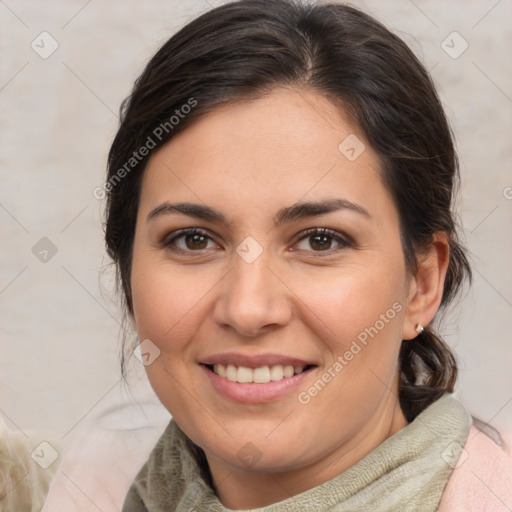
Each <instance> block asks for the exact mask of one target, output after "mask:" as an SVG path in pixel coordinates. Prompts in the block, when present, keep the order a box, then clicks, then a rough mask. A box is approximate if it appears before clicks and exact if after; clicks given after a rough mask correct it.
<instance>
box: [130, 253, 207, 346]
mask: <svg viewBox="0 0 512 512" xmlns="http://www.w3.org/2000/svg"><path fill="white" fill-rule="evenodd" d="M212 284H213V283H212V279H211V278H208V277H207V276H205V275H203V274H201V273H197V272H196V273H194V271H193V270H192V268H191V267H189V268H186V267H185V268H179V269H176V268H172V267H171V266H170V265H168V264H165V262H164V263H162V262H156V261H154V259H152V258H151V257H147V256H146V257H145V256H144V254H142V255H140V256H139V255H137V254H136V253H135V254H134V260H133V271H132V295H133V309H134V318H135V322H136V326H137V332H138V334H139V337H140V338H141V339H143V338H149V339H151V340H152V341H153V342H154V343H155V344H157V345H158V346H159V348H160V350H162V351H167V350H169V349H173V348H177V345H179V344H180V340H186V339H187V338H188V337H190V336H192V335H193V332H194V329H193V324H194V318H195V317H197V314H198V311H199V310H200V309H201V300H202V299H203V298H204V296H205V290H208V289H210V288H211V287H212ZM170 339H172V340H173V343H172V344H170V346H166V343H165V340H170Z"/></svg>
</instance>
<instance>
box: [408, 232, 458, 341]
mask: <svg viewBox="0 0 512 512" xmlns="http://www.w3.org/2000/svg"><path fill="white" fill-rule="evenodd" d="M416 258H417V260H418V270H417V272H416V275H414V276H411V278H410V283H409V295H408V300H407V307H406V312H405V315H404V324H403V327H402V339H404V340H411V339H413V338H415V337H416V336H418V333H417V332H416V327H417V325H418V324H420V325H422V326H423V327H426V326H427V325H428V324H429V323H430V322H431V321H432V320H433V318H434V316H435V314H436V313H437V310H438V309H439V306H440V304H441V300H442V298H443V289H444V281H445V278H446V272H447V270H448V263H449V260H450V246H449V243H448V237H447V236H446V233H444V232H438V233H435V234H434V235H433V237H432V243H431V244H430V245H429V246H428V247H427V249H426V250H424V251H422V252H420V253H417V254H416Z"/></svg>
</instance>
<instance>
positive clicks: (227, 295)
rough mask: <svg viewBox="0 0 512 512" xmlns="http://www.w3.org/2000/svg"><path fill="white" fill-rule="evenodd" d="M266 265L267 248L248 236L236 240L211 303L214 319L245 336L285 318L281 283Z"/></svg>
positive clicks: (281, 321)
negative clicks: (229, 263) (227, 269)
mask: <svg viewBox="0 0 512 512" xmlns="http://www.w3.org/2000/svg"><path fill="white" fill-rule="evenodd" d="M258 245H259V244H258ZM269 266H272V265H271V257H270V251H269V250H268V249H266V250H263V247H261V246H259V248H258V247H256V246H255V245H254V243H253V242H252V241H251V240H249V241H248V242H247V245H244V242H242V243H241V244H240V246H239V247H238V248H237V251H236V253H234V254H233V265H232V270H231V272H229V274H228V275H227V276H226V278H227V279H226V280H225V282H224V286H223V287H222V293H221V296H220V297H219V298H218V301H217V304H216V307H215V317H216V321H217V322H218V323H220V324H223V325H225V326H228V325H229V326H231V327H232V328H234V329H235V330H237V331H238V332H239V333H241V334H243V335H245V336H257V335H258V334H259V333H260V332H261V330H262V329H263V328H265V327H268V326H269V325H274V326H275V325H283V324H284V323H286V322H287V321H288V320H289V318H290V311H289V306H288V304H287V299H286V294H285V290H284V287H283V286H282V285H280V282H279V280H278V279H277V278H276V276H275V275H274V274H273V272H272V271H271V270H270V269H269V268H268V267H269Z"/></svg>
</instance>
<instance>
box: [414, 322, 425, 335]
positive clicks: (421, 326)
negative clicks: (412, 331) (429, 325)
mask: <svg viewBox="0 0 512 512" xmlns="http://www.w3.org/2000/svg"><path fill="white" fill-rule="evenodd" d="M424 330H425V328H424V327H423V325H421V324H418V325H417V326H416V332H417V333H418V334H421V333H422V332H423V331H424Z"/></svg>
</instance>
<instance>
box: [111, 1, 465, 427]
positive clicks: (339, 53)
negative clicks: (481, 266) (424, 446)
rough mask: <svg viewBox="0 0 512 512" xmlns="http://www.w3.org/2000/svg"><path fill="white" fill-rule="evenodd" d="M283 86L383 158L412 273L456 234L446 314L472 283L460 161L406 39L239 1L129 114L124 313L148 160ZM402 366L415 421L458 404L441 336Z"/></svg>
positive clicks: (173, 52)
mask: <svg viewBox="0 0 512 512" xmlns="http://www.w3.org/2000/svg"><path fill="white" fill-rule="evenodd" d="M279 86H285V87H293V88H296V89H308V90H311V91H315V92H317V93H319V94H322V95H324V96H325V97H326V98H328V99H329V100H330V101H332V102H333V103H334V104H336V105H338V106H339V107H340V109H342V110H343V111H344V112H346V113H347V114H348V115H350V116H351V118H352V119H353V120H354V121H355V122H356V123H357V124H358V126H359V127H360V128H361V130H362V132H363V133H364V134H365V136H366V138H367V140H368V142H369V143H370V145H371V146H372V147H373V149H374V150H375V151H376V152H377V153H378V155H379V156H380V159H381V163H382V178H383V181H384V183H385V184H386V186H387V188H388V189H389V191H390V193H391V195H392V198H393V200H394V202H395V204H396V207H397V209H398V212H399V216H400V229H401V239H402V245H403V250H404V254H405V259H406V263H407V266H408V268H409V269H410V272H412V273H414V272H415V271H416V267H417V259H416V255H417V254H418V253H419V252H421V251H422V250H424V249H425V248H426V247H428V245H429V244H430V243H431V242H432V237H433V235H434V234H435V233H436V232H444V233H446V234H447V236H448V239H449V245H450V262H449V268H448V273H447V276H446V281H445V285H444V295H443V299H442V307H443V308H444V307H445V306H446V305H447V304H448V303H449V302H450V301H451V300H452V299H453V298H454V296H455V295H456V293H457V292H458V291H459V289H460V287H461V285H462V283H463V282H464V280H465V279H466V278H469V279H470V278H471V271H470V267H469V264H468V261H467V258H466V255H465V251H464V249H463V247H462V246H461V245H460V243H459V241H458V238H457V231H456V223H455V220H454V216H453V212H452V203H453V199H454V191H455V189H456V186H457V183H458V162H457V156H456V153H455V149H454V143H453V139H452V133H451V131H450V128H449V125H448V122H447V119H446V117H445V114H444V112H443V108H442V106H441V103H440V100H439V98H438V96H437V93H436V91H435V88H434V85H433V83H432V80H431V77H430V75H429V74H428V72H427V71H426V70H425V68H424V67H423V66H422V64H421V63H420V62H419V61H418V59H417V58H416V57H415V55H414V54H413V53H412V51H411V50H410V49H409V48H408V47H407V45H406V44H405V43H404V42H403V41H402V40H401V39H400V38H398V37H397V36H395V35H394V34H392V33H391V32H390V31H389V30H388V29H386V28H385V27H384V26H383V25H381V24H380V23H379V22H377V21H376V20H375V19H373V18H372V17H370V16H369V15H367V14H365V13H363V12H361V11H359V10H357V9H354V8H352V7H349V6H346V5H340V4H305V3H299V2H295V1H291V0H289V1H288V0H242V1H240V2H233V3H229V4H225V5H223V6H221V7H218V8H216V9H213V10H211V11H209V12H207V13H205V14H203V15H201V16H200V17H198V18H196V19H195V20H193V21H192V22H190V23H189V24H188V25H186V26H185V27H184V28H182V29H181V30H180V31H179V32H178V33H176V34H175V35H174V36H173V37H171V39H169V41H167V42H166V43H165V44H164V45H163V46H162V47H161V48H160V50H158V52H157V53H156V54H155V55H154V57H153V58H152V59H151V60H150V61H149V63H148V64H147V66H146V68H145V69H144V71H143V73H142V75H141V76H140V77H139V78H138V79H137V81H136V82H135V86H134V88H133V92H132V94H131V95H130V96H129V97H128V98H127V99H126V100H125V101H124V102H123V104H122V107H121V123H120V127H119V130H118V132H117V135H116V137H115V140H114V142H113V144H112V147H111V149H110V153H109V158H108V177H107V185H106V186H105V189H106V191H107V192H108V195H107V206H106V235H105V240H106V245H107V250H108V254H109V255H110V256H111V258H112V259H113V261H114V262H115V264H116V268H117V272H118V280H119V285H120V287H121V289H122V292H123V297H124V300H125V305H126V308H127V311H128V312H129V313H132V312H133V311H132V298H131V286H130V273H131V255H132V247H133V239H134V233H135V221H136V214H137V208H138V203H139V195H140V187H141V178H142V176H143V172H144V168H145V166H146V164H147V160H148V158H149V156H150V154H151V152H149V154H148V155H147V156H145V157H144V158H141V157H140V153H141V152H140V148H142V147H149V146H151V147H152V149H154V148H157V147H159V146H161V145H162V144H164V143H166V142H167V141H168V140H169V139H171V137H173V136H174V135H175V134H176V133H178V132H180V131H181V130H183V129H185V128H186V127H187V125H188V124H189V123H190V122H191V121H192V120H193V119H195V118H197V116H198V115H200V114H204V113H205V112H209V111H211V110H213V109H214V108H215V107H216V106H218V105H219V104H221V103H223V102H229V101H236V100H238V99H245V98H250V97H257V96H261V95H264V94H267V93H269V92H270V91H272V89H274V88H276V87H279ZM192 104H193V105H194V106H193V108H186V109H185V108H184V105H189V106H191V105H192ZM172 116H174V120H172V119H171V118H172ZM178 118H179V119H178ZM157 135H158V136H157ZM149 141H151V143H150V142H149ZM135 154H136V155H137V157H136V158H135V156H134V155H135ZM127 163H128V165H127ZM122 169H124V172H122V171H121V170H122ZM400 365H401V386H400V404H401V407H402V409H403V411H404V414H405V416H406V418H407V420H408V421H412V420H413V419H414V418H415V417H416V416H417V414H418V413H420V412H421V411H422V410H423V409H425V407H427V406H428V405H430V404H431V403H432V402H434V401H435V400H437V399H438V398H440V397H441V396H442V395H443V394H445V393H449V392H453V389H454V385H455V381H456V378H457V365H456V362H455V359H454V356H453V354H452V352H451V350H450V348H449V346H448V345H447V344H446V343H445V342H444V341H443V340H442V338H441V337H440V336H439V335H438V334H436V332H435V329H434V328H433V327H428V328H427V329H425V331H424V332H423V333H421V334H420V335H419V336H418V337H417V338H416V339H414V340H413V341H403V342H402V346H401V349H400Z"/></svg>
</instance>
